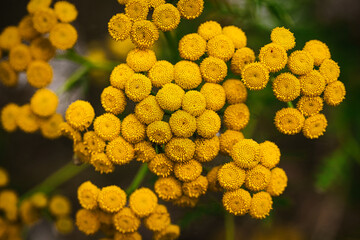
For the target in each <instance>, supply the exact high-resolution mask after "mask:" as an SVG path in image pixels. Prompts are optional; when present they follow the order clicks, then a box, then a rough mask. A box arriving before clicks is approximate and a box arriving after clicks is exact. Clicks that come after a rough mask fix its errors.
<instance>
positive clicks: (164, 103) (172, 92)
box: [156, 77, 201, 120]
mask: <svg viewBox="0 0 360 240" xmlns="http://www.w3.org/2000/svg"><path fill="white" fill-rule="evenodd" d="M200 79H201V77H200ZM184 95H185V91H184V90H183V89H182V88H181V87H179V86H178V85H176V84H174V83H167V84H165V85H164V86H163V87H162V88H161V89H160V90H159V91H158V92H157V94H156V100H157V102H158V104H159V105H160V107H161V108H162V109H164V110H168V111H175V110H178V109H179V108H180V107H181V103H182V99H183V97H184ZM161 119H162V117H161ZM161 119H159V120H161Z"/></svg>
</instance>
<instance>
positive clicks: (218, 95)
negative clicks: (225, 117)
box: [200, 83, 226, 111]
mask: <svg viewBox="0 0 360 240" xmlns="http://www.w3.org/2000/svg"><path fill="white" fill-rule="evenodd" d="M200 93H201V94H202V95H203V96H204V97H205V100H206V109H210V110H213V111H219V110H220V109H221V108H222V107H223V106H224V105H225V101H226V94H225V90H224V88H223V87H222V86H221V85H220V84H216V83H205V84H204V85H203V86H202V87H201V90H200Z"/></svg>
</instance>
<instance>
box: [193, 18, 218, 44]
mask: <svg viewBox="0 0 360 240" xmlns="http://www.w3.org/2000/svg"><path fill="white" fill-rule="evenodd" d="M197 33H198V34H199V35H200V36H201V37H203V38H204V39H205V40H206V41H207V40H210V39H211V38H213V37H215V36H217V35H220V34H222V28H221V25H220V24H219V23H218V22H215V21H207V22H204V23H202V24H200V26H199V27H198V30H197Z"/></svg>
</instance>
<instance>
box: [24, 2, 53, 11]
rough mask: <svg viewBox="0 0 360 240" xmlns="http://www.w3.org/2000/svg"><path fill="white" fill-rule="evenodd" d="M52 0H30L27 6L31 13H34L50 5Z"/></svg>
mask: <svg viewBox="0 0 360 240" xmlns="http://www.w3.org/2000/svg"><path fill="white" fill-rule="evenodd" d="M51 2H52V0H30V1H29V2H28V4H27V6H26V9H27V11H28V12H29V13H34V12H35V11H36V10H38V9H41V8H47V7H49V6H50V4H51Z"/></svg>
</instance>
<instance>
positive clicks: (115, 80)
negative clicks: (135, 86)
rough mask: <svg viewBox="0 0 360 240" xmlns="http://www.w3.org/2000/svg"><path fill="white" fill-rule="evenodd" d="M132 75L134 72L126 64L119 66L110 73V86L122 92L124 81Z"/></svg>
mask: <svg viewBox="0 0 360 240" xmlns="http://www.w3.org/2000/svg"><path fill="white" fill-rule="evenodd" d="M133 74H134V70H132V69H131V68H130V67H129V66H128V65H127V64H124V63H122V64H119V65H117V66H116V67H115V68H114V69H113V70H112V72H111V75H110V84H111V86H113V87H115V88H117V89H120V90H124V89H125V83H126V81H127V80H128V79H129V78H131V76H132V75H133Z"/></svg>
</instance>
